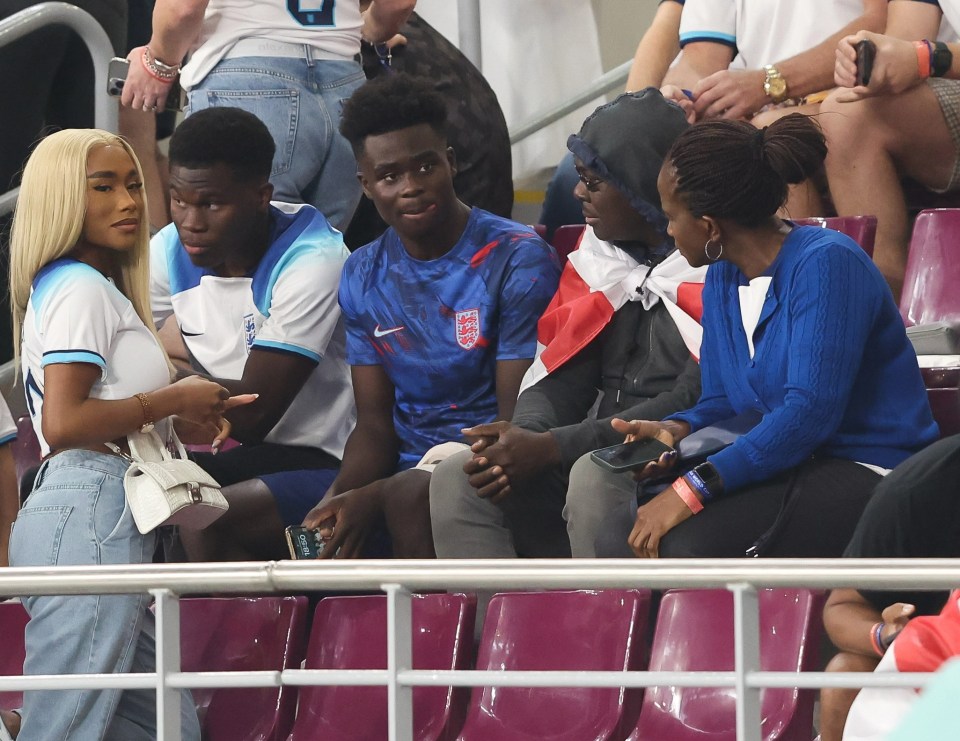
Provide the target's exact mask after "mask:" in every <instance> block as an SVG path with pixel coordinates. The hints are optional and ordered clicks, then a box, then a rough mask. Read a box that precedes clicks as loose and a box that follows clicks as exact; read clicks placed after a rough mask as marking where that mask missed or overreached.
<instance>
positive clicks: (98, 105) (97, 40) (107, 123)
mask: <svg viewBox="0 0 960 741" xmlns="http://www.w3.org/2000/svg"><path fill="white" fill-rule="evenodd" d="M57 24H59V25H64V26H68V27H69V28H71V29H72V30H74V31H76V33H77V34H78V35H79V36H80V38H81V39H83V43H85V44H86V45H87V49H89V50H90V58H91V59H92V60H93V79H94V97H93V120H94V125H95V126H96V127H97V128H98V129H105V130H106V131H113V132H115V131H117V121H118V116H119V111H118V103H117V101H115V100H112V99H111V98H110V97H109V96H108V95H107V92H106V85H107V68H108V67H109V65H110V59H111V57H113V54H114V51H113V44H111V43H110V37H109V36H107V32H106V31H104V30H103V26H101V25H100V24H99V23H97V21H96V19H95V18H94V17H93V16H92V15H90V14H89V13H88V12H87V11H85V10H81V9H80V8H78V7H77V6H76V5H70V4H69V3H38V4H37V5H33V6H31V7H29V8H26V9H25V10H21V11H19V12H17V13H14V14H13V15H11V16H9V17H8V18H4V19H3V20H2V21H0V47H3V46H5V45H6V44H10V43H12V42H14V41H16V40H17V39H21V38H23V37H24V36H26V35H27V34H30V33H33V32H34V31H37V30H39V29H41V28H43V27H44V26H49V25H57ZM38 133H39V132H38ZM6 185H7V184H6V183H2V184H0V187H6ZM17 194H18V189H16V188H15V189H13V190H9V191H7V192H6V193H2V194H0V216H3V215H4V214H6V213H9V212H11V211H13V208H14V206H15V205H16V203H17Z"/></svg>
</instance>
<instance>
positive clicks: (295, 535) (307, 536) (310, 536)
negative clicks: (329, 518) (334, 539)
mask: <svg viewBox="0 0 960 741" xmlns="http://www.w3.org/2000/svg"><path fill="white" fill-rule="evenodd" d="M284 533H285V534H286V536H287V548H289V549H290V558H293V559H297V560H299V559H302V558H320V556H321V554H322V553H323V549H324V547H325V546H326V545H327V544H326V542H325V541H324V540H323V538H321V537H320V530H319V529H317V528H308V527H300V526H294V525H291V526H290V527H288V528H287V529H286V530H285V531H284Z"/></svg>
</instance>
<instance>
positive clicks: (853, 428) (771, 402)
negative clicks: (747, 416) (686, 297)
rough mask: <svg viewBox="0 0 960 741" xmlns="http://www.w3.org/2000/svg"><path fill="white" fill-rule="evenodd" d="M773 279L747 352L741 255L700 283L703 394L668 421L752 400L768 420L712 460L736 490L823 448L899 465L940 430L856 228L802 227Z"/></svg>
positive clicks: (694, 424) (718, 413)
mask: <svg viewBox="0 0 960 741" xmlns="http://www.w3.org/2000/svg"><path fill="white" fill-rule="evenodd" d="M766 275H770V276H771V277H772V280H771V283H770V288H769V290H768V292H767V295H766V299H765V301H764V304H763V310H762V312H761V314H760V321H759V323H758V325H757V329H756V330H755V332H754V336H753V340H754V347H755V353H754V357H753V358H752V359H751V358H750V353H749V350H748V348H747V338H746V334H745V333H744V329H743V321H742V319H741V314H740V297H739V291H738V289H739V287H740V286H743V285H746V284H747V283H748V281H747V279H746V277H745V276H744V275H743V273H741V272H740V270H739V269H738V268H737V267H736V266H734V265H733V264H732V263H729V262H726V261H723V262H718V263H716V264H714V265H711V266H710V269H709V270H708V271H707V278H706V283H705V285H704V289H703V345H702V347H701V356H700V369H701V373H702V378H703V391H702V395H701V397H700V400H699V401H698V402H697V405H696V406H695V407H693V409H690V410H688V411H685V412H681V413H679V414H674V415H672V416H671V417H668V419H677V420H682V421H685V422H688V423H689V424H690V427H691V431H696V430H698V429H700V428H702V427H706V426H708V425H711V424H715V423H716V422H719V421H721V420H723V419H727V418H729V417H732V416H734V415H736V414H740V413H742V412H745V411H747V410H750V409H754V410H757V411H759V412H761V414H762V415H763V417H762V419H761V421H760V423H759V424H758V425H757V426H756V427H755V428H754V429H753V430H752V431H750V432H749V433H748V434H746V435H744V436H742V437H741V438H740V439H738V440H737V441H736V442H735V443H734V444H733V445H731V446H729V447H728V448H726V449H724V450H722V451H720V452H719V453H716V454H714V455H713V456H711V457H710V458H709V460H710V462H712V463H713V465H714V466H715V467H716V469H717V471H718V472H719V474H720V476H721V477H722V479H723V482H724V486H725V488H726V490H727V491H734V490H736V489H739V488H741V487H744V486H747V485H748V484H752V483H755V482H758V481H764V480H766V479H768V478H770V477H772V476H774V475H775V474H777V473H779V472H781V471H783V470H785V469H787V468H791V467H793V466H796V465H798V464H799V463H802V462H803V461H804V460H806V459H808V458H810V457H811V456H812V455H814V454H817V455H826V456H831V457H834V458H846V459H849V460H854V461H859V462H861V463H870V464H873V465H877V466H882V467H884V468H893V467H894V466H896V465H897V464H898V463H900V462H901V461H903V460H904V459H906V458H907V457H909V456H910V455H911V454H913V453H914V452H916V451H918V450H920V449H921V448H923V447H924V446H926V445H928V444H929V443H931V442H933V441H934V440H936V439H937V436H938V430H937V425H936V422H934V420H933V416H932V414H931V412H930V405H929V402H928V401H927V395H926V391H925V389H924V384H923V379H922V378H921V376H920V370H919V367H918V365H917V357H916V354H915V353H914V351H913V348H912V346H911V345H910V342H909V341H908V340H907V336H906V332H905V330H904V326H903V322H902V320H901V318H900V314H899V312H898V311H897V306H896V304H895V303H894V300H893V295H892V294H891V292H890V289H889V288H888V287H887V284H886V282H885V281H884V279H883V277H882V276H881V275H880V272H879V271H878V270H877V269H876V267H875V266H874V264H873V262H872V261H871V260H870V258H869V257H868V256H867V255H866V254H865V253H864V252H863V250H861V249H860V247H859V246H858V245H857V244H856V243H855V242H854V241H853V240H851V239H849V238H848V237H845V236H844V235H842V234H838V233H837V232H834V231H831V230H829V229H820V228H818V227H795V228H794V229H793V231H791V232H790V234H789V235H788V236H787V238H786V240H785V241H784V243H783V247H782V248H781V250H780V253H779V254H778V255H777V257H776V259H775V260H774V262H773V264H772V265H771V266H770V268H769V269H768V271H767V273H766Z"/></svg>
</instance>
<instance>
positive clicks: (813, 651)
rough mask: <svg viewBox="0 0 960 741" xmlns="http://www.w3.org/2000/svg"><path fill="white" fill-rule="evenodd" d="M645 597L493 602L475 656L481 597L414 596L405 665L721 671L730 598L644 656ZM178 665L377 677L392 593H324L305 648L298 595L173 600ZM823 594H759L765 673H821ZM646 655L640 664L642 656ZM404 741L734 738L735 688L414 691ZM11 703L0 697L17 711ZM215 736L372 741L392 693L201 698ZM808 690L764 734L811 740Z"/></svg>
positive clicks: (688, 611) (696, 611) (671, 606)
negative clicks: (364, 672) (367, 672)
mask: <svg viewBox="0 0 960 741" xmlns="http://www.w3.org/2000/svg"><path fill="white" fill-rule="evenodd" d="M650 600H651V595H650V593H649V592H648V591H645V590H601V591H576V592H525V593H508V594H500V595H496V596H495V597H493V599H492V600H491V602H490V604H489V608H488V610H487V614H486V618H485V620H484V624H483V632H482V636H481V639H480V643H479V647H478V649H477V651H476V659H475V660H474V645H473V635H474V621H475V618H476V599H475V598H474V597H473V596H470V595H464V594H429V595H416V596H415V597H414V599H413V609H412V622H413V636H412V652H413V667H414V669H432V670H451V669H467V668H470V667H475V668H476V669H481V670H488V671H501V670H506V671H510V670H533V671H550V670H572V671H588V670H600V671H625V670H641V669H645V668H647V666H648V665H649V668H650V669H651V670H656V671H683V670H693V671H730V670H732V669H733V666H734V656H733V601H732V595H731V594H730V593H729V592H726V591H724V590H675V591H670V592H667V593H666V594H665V595H664V596H663V598H662V600H661V603H660V609H659V618H658V621H657V625H656V630H655V632H654V636H653V641H652V647H649V649H648V644H647V640H646V635H647V627H648V626H647V621H648V615H649V608H650ZM180 604H181V610H182V621H181V650H182V666H183V670H184V671H187V672H194V671H257V670H260V671H263V670H273V671H281V670H284V669H295V668H298V667H300V666H301V662H302V665H303V666H304V667H305V668H308V669H385V668H386V654H387V638H386V627H387V617H386V598H385V597H383V596H380V595H376V596H360V597H329V598H326V599H323V600H321V601H320V602H319V604H318V605H317V608H316V612H315V616H314V620H313V625H312V628H311V630H310V633H309V639H308V640H307V633H306V628H305V622H306V617H307V601H306V599H305V598H304V597H263V598H254V599H248V598H196V599H183V600H181V603H180ZM821 606H822V598H821V595H819V594H818V593H811V592H808V591H803V590H800V591H795V590H764V591H762V592H761V594H760V626H761V635H760V647H761V667H762V669H764V670H770V671H807V670H814V669H816V665H815V664H816V661H817V656H818V647H819V641H820V619H819V615H820V608H821ZM25 623H26V614H25V612H24V610H23V608H22V607H21V606H20V605H19V604H16V603H5V604H0V635H3V636H4V639H5V640H4V641H3V643H2V645H0V674H5V675H17V674H19V673H20V672H21V667H22V662H23V642H22V635H23V628H24V625H25ZM648 657H649V658H648ZM412 694H413V722H414V738H416V739H418V740H420V741H428V740H429V741H453V739H457V740H458V741H476V740H479V739H483V741H521V740H527V739H540V738H550V739H553V740H554V741H583V739H588V738H589V739H598V740H601V739H621V740H622V739H624V738H628V737H629V739H631V740H633V741H640V740H642V739H667V738H669V739H674V740H675V741H685V740H686V739H691V740H692V739H699V740H700V741H712V740H715V741H721V740H726V739H730V741H732V740H733V739H734V738H735V735H736V734H735V710H734V706H735V698H734V691H733V689H729V688H728V689H721V688H678V687H655V688H650V689H648V690H647V691H646V692H645V693H644V692H643V691H642V690H631V689H627V690H624V689H622V688H578V687H563V688H521V687H476V688H473V689H472V690H470V689H467V688H449V687H417V688H414V689H413V693H412ZM20 700H21V695H20V694H19V693H13V692H5V693H0V706H2V707H17V706H19V704H20ZM194 700H195V702H196V704H197V706H198V710H199V714H200V719H201V726H202V728H203V733H204V738H205V739H209V741H221V740H224V741H225V740H227V739H229V740H230V741H245V740H247V739H249V740H250V741H253V740H254V739H259V740H262V741H320V740H321V739H322V741H339V740H342V741H382V740H384V739H386V738H387V737H388V730H387V729H388V721H387V691H386V688H385V687H377V686H343V685H337V686H310V687H302V688H300V690H299V698H298V697H297V688H295V687H289V686H283V687H262V688H231V689H208V688H204V689H197V690H194ZM812 713H813V693H812V691H798V690H790V689H775V690H768V691H765V692H764V693H763V697H762V714H763V736H764V738H765V739H787V740H791V739H809V738H811V735H812V734H811V732H812Z"/></svg>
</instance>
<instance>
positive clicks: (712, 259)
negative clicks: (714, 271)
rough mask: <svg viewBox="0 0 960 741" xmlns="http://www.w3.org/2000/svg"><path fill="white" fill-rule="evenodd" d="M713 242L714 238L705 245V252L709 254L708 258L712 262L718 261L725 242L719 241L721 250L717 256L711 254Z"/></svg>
mask: <svg viewBox="0 0 960 741" xmlns="http://www.w3.org/2000/svg"><path fill="white" fill-rule="evenodd" d="M711 242H713V240H712V239H708V240H707V243H706V244H705V245H703V254H705V255H706V256H707V259H708V260H709V261H710V262H716V261H717V260H719V259H720V256H721V255H723V242H717V244H719V245H720V251H719V252H718V253H717V255H716V257H714V256H713V255H711V254H710V243H711Z"/></svg>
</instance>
